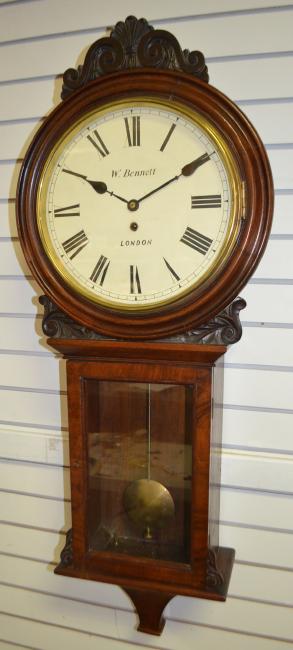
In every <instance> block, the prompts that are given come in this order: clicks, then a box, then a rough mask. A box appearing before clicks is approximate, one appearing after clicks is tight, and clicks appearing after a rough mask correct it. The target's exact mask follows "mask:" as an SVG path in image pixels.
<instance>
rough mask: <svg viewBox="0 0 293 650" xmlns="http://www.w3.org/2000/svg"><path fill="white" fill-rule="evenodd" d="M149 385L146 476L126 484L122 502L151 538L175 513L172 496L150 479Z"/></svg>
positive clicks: (149, 389)
mask: <svg viewBox="0 0 293 650" xmlns="http://www.w3.org/2000/svg"><path fill="white" fill-rule="evenodd" d="M150 412H151V387H150V384H149V386H148V424H147V431H148V457H147V462H148V477H147V478H141V479H137V480H136V481H133V482H132V483H130V485H128V486H127V488H126V490H125V492H124V495H123V503H124V508H125V511H126V512H127V515H128V517H129V519H131V520H132V521H133V523H134V524H136V525H137V526H139V527H141V528H142V529H143V531H144V533H143V534H144V539H145V540H151V539H153V530H154V529H155V528H163V527H164V526H165V524H166V523H167V522H168V520H170V519H172V517H174V514H175V505H174V501H173V498H172V496H171V494H170V492H169V490H167V488H166V487H165V486H164V485H163V484H162V483H159V482H158V481H153V480H152V479H151V431H150Z"/></svg>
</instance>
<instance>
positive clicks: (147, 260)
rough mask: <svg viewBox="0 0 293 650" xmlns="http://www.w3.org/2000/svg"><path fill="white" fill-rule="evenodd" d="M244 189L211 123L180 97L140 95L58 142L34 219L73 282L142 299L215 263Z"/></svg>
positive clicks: (117, 305) (174, 296)
mask: <svg viewBox="0 0 293 650" xmlns="http://www.w3.org/2000/svg"><path fill="white" fill-rule="evenodd" d="M240 201H241V192H240V180H239V174H238V171H237V166H236V163H235V161H234V159H233V157H232V155H231V153H230V152H229V149H228V147H227V145H226V143H225V141H224V139H223V137H222V136H221V135H220V133H219V132H218V131H217V129H215V127H214V126H212V125H211V124H210V123H209V122H208V121H206V119H205V118H204V117H203V116H201V115H200V114H197V113H196V112H195V111H191V110H189V109H187V108H186V107H185V108H184V107H183V106H181V105H179V104H177V103H169V104H168V103H167V102H163V101H161V100H160V101H159V100H155V99H153V100H152V101H147V100H145V99H142V98H134V99H132V100H131V101H129V102H125V101H124V102H116V103H112V104H108V105H107V106H104V107H103V108H99V109H97V110H96V111H91V112H89V113H88V114H86V116H83V117H82V119H80V120H79V121H78V123H76V124H75V125H74V126H73V127H72V128H70V129H69V130H68V131H67V132H66V133H65V134H64V135H63V137H62V138H61V139H60V140H59V141H58V143H57V144H56V145H55V147H54V149H53V151H52V152H51V155H50V156H49V158H48V160H47V163H46V165H45V166H44V169H43V172H42V176H41V181H40V185H39V191H38V201H37V214H38V229H39V233H40V236H41V239H42V242H43V245H44V247H45V250H46V253H47V255H48V257H49V259H50V261H51V263H52V264H53V266H54V267H55V270H57V272H58V273H59V274H60V275H61V276H62V278H63V280H64V281H65V282H66V283H67V284H68V285H70V286H71V288H73V289H74V291H75V292H77V293H78V294H83V295H84V296H86V297H87V298H88V299H90V300H91V301H93V302H96V303H100V304H104V305H106V306H110V307H111V308H114V309H119V310H120V309H125V310H131V309H135V310H145V309H151V308H155V307H157V306H159V305H164V304H166V303H167V304H168V303H170V302H173V301H175V300H178V299H179V298H181V297H182V296H184V295H185V294H187V293H189V292H190V291H192V290H193V289H194V288H195V287H198V286H199V285H203V284H204V283H205V282H206V280H209V279H210V278H211V276H212V277H213V276H214V275H215V276H216V275H217V272H218V271H219V270H220V269H221V268H222V265H223V263H224V262H225V260H226V259H227V256H229V254H230V252H231V250H232V248H233V246H234V245H235V241H236V238H237V235H238V232H239V214H240V212H241V211H240V209H239V205H240Z"/></svg>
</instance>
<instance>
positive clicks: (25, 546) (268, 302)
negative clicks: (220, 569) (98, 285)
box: [0, 0, 293, 650]
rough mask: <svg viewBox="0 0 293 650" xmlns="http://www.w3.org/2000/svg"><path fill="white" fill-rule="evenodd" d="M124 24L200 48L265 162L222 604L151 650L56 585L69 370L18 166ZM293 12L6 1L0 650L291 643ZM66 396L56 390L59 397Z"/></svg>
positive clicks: (231, 378) (228, 499)
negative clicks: (53, 341) (21, 229)
mask: <svg viewBox="0 0 293 650" xmlns="http://www.w3.org/2000/svg"><path fill="white" fill-rule="evenodd" d="M130 13H133V14H135V15H137V16H138V17H140V16H145V17H146V18H148V20H149V21H150V22H152V24H154V26H156V27H161V28H164V29H169V30H170V31H172V32H174V34H175V35H176V36H177V38H178V39H179V41H180V43H181V45H182V46H183V47H185V48H189V49H202V50H203V52H204V53H205V55H206V57H207V62H208V66H209V71H210V78H211V83H213V84H214V85H215V86H217V87H218V88H219V89H221V90H222V91H223V92H225V93H227V94H228V95H229V96H230V97H231V98H232V99H234V100H235V101H236V102H237V103H238V105H239V106H240V107H241V108H242V109H243V110H244V111H245V112H246V114H247V115H248V117H249V118H251V120H252V121H253V123H254V124H255V126H256V127H257V129H258V130H259V132H260V135H261V137H262V139H263V141H264V142H265V145H266V147H267V151H268V154H269V157H270V160H271V164H272V169H273V174H274V181H275V188H276V209H275V220H274V226H273V231H272V235H271V238H270V242H269V246H268V249H267V252H266V254H265V256H264V258H263V260H262V262H261V264H260V266H259V268H258V269H257V271H256V273H255V276H254V278H253V279H252V280H251V281H250V283H249V285H248V286H247V287H246V289H245V290H244V291H243V294H242V295H243V297H245V298H246V300H247V303H248V306H247V309H246V311H245V312H242V314H243V315H242V318H243V320H244V332H243V338H242V340H241V342H240V343H239V344H237V345H235V346H234V347H233V349H231V350H230V351H229V352H228V354H227V363H226V370H225V411H224V449H223V471H222V484H223V487H222V492H221V543H222V544H223V545H227V546H233V547H235V548H236V549H237V560H236V564H235V568H234V571H233V576H232V582H231V586H230V593H229V598H228V600H227V602H226V603H225V604H219V603H213V602H208V601H200V600H196V599H189V598H182V597H177V598H175V599H174V600H173V601H172V602H171V604H170V605H169V606H168V608H167V617H168V620H167V624H166V628H165V630H164V633H163V635H162V637H160V638H158V639H156V638H155V637H150V636H147V635H143V634H139V633H137V632H136V631H135V622H136V619H135V615H134V613H133V610H132V607H131V604H130V602H129V600H128V599H127V597H126V595H125V594H124V593H123V592H122V591H121V590H120V589H119V588H118V587H113V586H111V585H102V584H98V583H97V584H95V583H90V582H86V581H78V580H73V579H65V578H62V577H58V576H54V575H53V569H54V563H56V562H57V561H58V557H59V553H60V549H61V548H62V546H63V544H64V533H65V531H66V530H67V529H68V528H69V527H70V489H69V475H68V474H69V472H68V448H67V431H66V426H67V422H66V392H65V378H64V367H63V365H62V362H60V361H59V360H57V359H54V357H53V354H52V353H51V351H50V350H49V349H48V348H47V347H46V344H45V341H44V338H41V339H40V337H41V326H40V324H41V319H40V313H41V311H40V308H39V307H38V303H37V298H36V296H37V295H38V294H39V290H38V288H37V286H36V285H35V283H34V282H33V281H32V280H31V278H30V277H29V271H28V269H27V266H26V264H25V262H24V260H23V256H22V254H21V251H20V247H19V243H18V240H17V232H16V227H15V215H14V199H15V187H16V181H17V174H18V170H19V165H20V159H21V158H22V157H23V154H24V151H25V149H26V147H27V145H28V142H29V140H30V138H31V136H32V133H33V132H34V130H35V128H36V127H37V124H38V123H39V121H40V119H41V118H42V116H43V115H44V114H45V113H46V112H48V111H49V110H50V109H51V108H52V107H53V106H54V105H56V103H57V102H58V101H59V93H60V85H61V82H60V78H59V79H57V81H56V75H60V74H61V73H62V72H63V71H64V69H65V68H67V67H69V66H72V65H76V64H77V63H79V62H81V61H82V59H83V57H84V53H85V51H86V48H87V47H88V46H89V45H90V44H91V42H92V41H93V40H94V39H96V38H98V37H100V36H102V35H104V33H105V29H106V28H107V27H108V26H109V25H112V24H114V23H115V22H116V21H117V20H118V19H124V18H125V17H126V16H127V15H128V14H130ZM292 34H293V4H292V3H286V4H284V5H283V4H282V3H281V2H280V1H279V2H278V1H277V0H205V2H201V1H200V0H183V2H181V3H180V2H178V1H177V2H175V0H168V1H167V0H161V2H157V1H155V0H149V1H148V2H147V1H146V0H136V2H133V1H131V0H124V3H120V2H118V1H117V0H112V2H111V3H110V2H101V0H100V2H97V0H83V2H82V3H79V2H77V0H63V1H62V0H22V1H21V0H15V1H12V0H11V2H7V1H3V0H1V1H0V291H1V293H0V297H1V298H0V312H1V313H0V360H1V364H0V373H1V375H0V519H1V523H0V650H4V649H5V650H6V649H7V650H8V649H9V648H13V647H17V648H19V647H20V648H34V649H38V650H55V649H56V648H57V649H58V650H59V649H62V650H63V648H67V647H68V648H69V647H70V648H71V649H72V650H81V648H82V649H83V650H92V649H95V650H97V649H99V650H119V649H120V648H121V650H131V649H133V647H137V648H138V647H142V648H143V647H152V648H161V649H164V650H179V649H180V650H181V648H184V650H191V649H193V648H195V647H197V648H199V650H211V649H212V648H214V647H215V645H217V647H218V648H225V650H235V649H236V650H248V649H249V650H250V649H251V648H253V650H278V649H284V650H286V649H287V648H288V649H289V648H292V645H293V617H292V605H293V501H292V494H293V462H292V460H293V456H292V454H293V325H292V323H293V287H292V284H293V254H292V246H293V242H292V239H293V74H292V70H293V47H292V45H293V41H292ZM60 389H61V394H60Z"/></svg>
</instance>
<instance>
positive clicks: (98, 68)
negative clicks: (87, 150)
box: [61, 16, 209, 99]
mask: <svg viewBox="0 0 293 650" xmlns="http://www.w3.org/2000/svg"><path fill="white" fill-rule="evenodd" d="M141 67H144V68H145V67H151V68H160V69H169V70H182V71H183V72H188V73H189V74H192V75H194V76H195V77H198V78H199V79H202V80H203V81H208V80H209V76H208V70H207V67H206V64H205V58H204V55H203V54H202V53H201V52H199V51H192V52H190V51H189V50H182V49H181V47H180V45H179V43H178V41H177V39H176V38H175V36H173V34H171V33H170V32H167V31H165V30H163V29H154V28H153V27H152V25H149V23H148V22H147V20H145V18H139V19H137V18H135V16H128V18H126V20H125V22H122V21H120V22H118V23H117V24H116V26H115V28H114V29H113V31H112V32H111V34H110V36H109V37H104V38H99V39H98V40H97V41H95V43H93V44H92V46H91V47H90V48H89V50H88V52H87V55H86V57H85V61H84V64H83V65H80V66H78V68H77V69H75V68H69V69H68V70H66V72H65V73H64V76H63V88H62V94H61V97H62V99H65V98H66V97H68V96H69V95H71V93H73V92H74V91H75V90H77V89H78V88H81V87H82V86H85V85H86V84H87V83H89V81H93V79H96V78H97V77H100V76H102V75H106V74H110V73H111V72H118V71H121V70H126V69H130V68H141Z"/></svg>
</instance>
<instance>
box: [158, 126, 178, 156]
mask: <svg viewBox="0 0 293 650" xmlns="http://www.w3.org/2000/svg"><path fill="white" fill-rule="evenodd" d="M174 129H176V124H172V126H171V128H170V129H169V131H168V133H167V135H166V137H165V140H164V142H163V144H162V145H161V147H160V151H164V149H165V147H166V145H167V144H168V142H169V140H170V138H171V135H172V133H173V131H174Z"/></svg>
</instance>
